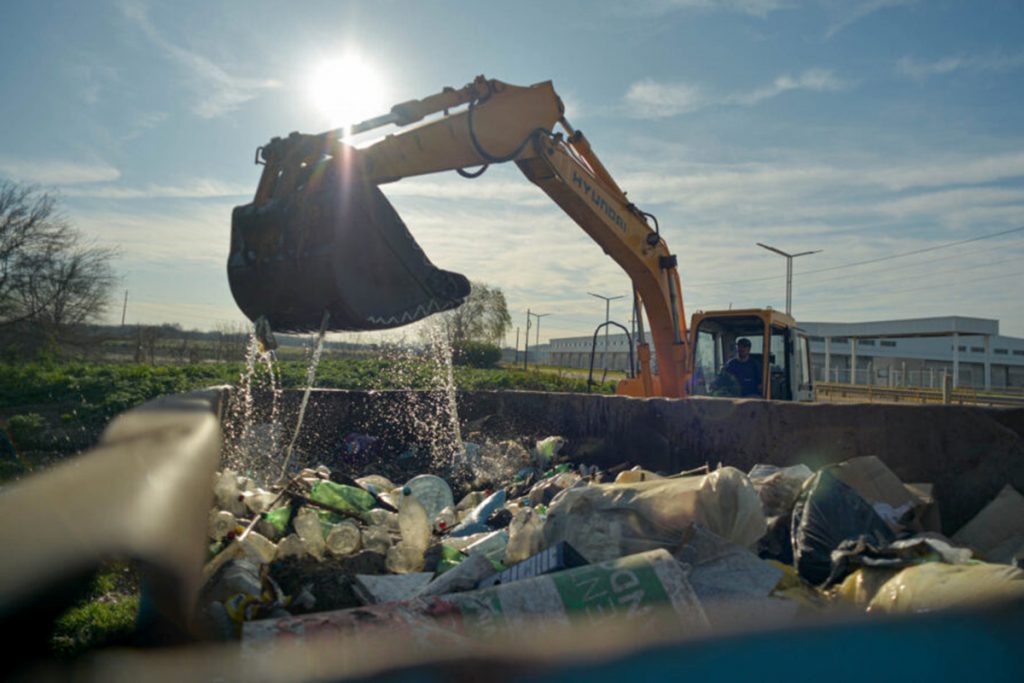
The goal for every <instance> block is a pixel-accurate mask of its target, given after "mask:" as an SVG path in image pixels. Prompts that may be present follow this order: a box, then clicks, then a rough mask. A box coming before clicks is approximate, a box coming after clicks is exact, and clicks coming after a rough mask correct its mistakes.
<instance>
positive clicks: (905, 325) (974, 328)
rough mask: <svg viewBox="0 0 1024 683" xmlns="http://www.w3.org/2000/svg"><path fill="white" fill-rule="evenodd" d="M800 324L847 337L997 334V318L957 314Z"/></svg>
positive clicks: (824, 333)
mask: <svg viewBox="0 0 1024 683" xmlns="http://www.w3.org/2000/svg"><path fill="white" fill-rule="evenodd" d="M800 327H801V328H803V329H804V330H806V331H807V333H808V334H812V335H814V336H817V337H846V338H848V339H875V338H879V337H884V338H887V339H891V338H894V337H950V336H952V335H954V334H959V335H964V336H979V337H985V336H995V335H998V334H999V321H998V320H989V319H987V318H966V317H963V316H959V315H953V316H947V317H941V318H911V319H907V320H878V321H873V322H862V323H828V322H801V323H800Z"/></svg>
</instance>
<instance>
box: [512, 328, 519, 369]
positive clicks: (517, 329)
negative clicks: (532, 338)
mask: <svg viewBox="0 0 1024 683" xmlns="http://www.w3.org/2000/svg"><path fill="white" fill-rule="evenodd" d="M512 365H519V326H518V325H516V355H515V360H513V361H512Z"/></svg>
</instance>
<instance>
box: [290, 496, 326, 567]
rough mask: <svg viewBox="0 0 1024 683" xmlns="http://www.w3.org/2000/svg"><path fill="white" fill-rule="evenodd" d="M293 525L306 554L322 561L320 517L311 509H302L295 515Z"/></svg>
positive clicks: (322, 537) (322, 544) (322, 545)
mask: <svg viewBox="0 0 1024 683" xmlns="http://www.w3.org/2000/svg"><path fill="white" fill-rule="evenodd" d="M294 524H295V531H296V533H298V535H299V538H301V539H302V545H303V546H304V547H305V548H306V552H307V553H309V554H310V555H312V556H313V557H315V558H316V559H318V560H321V559H323V557H324V532H323V528H322V527H321V525H320V515H318V514H317V513H316V511H315V510H313V509H311V508H302V509H301V510H299V512H298V514H296V515H295V521H294Z"/></svg>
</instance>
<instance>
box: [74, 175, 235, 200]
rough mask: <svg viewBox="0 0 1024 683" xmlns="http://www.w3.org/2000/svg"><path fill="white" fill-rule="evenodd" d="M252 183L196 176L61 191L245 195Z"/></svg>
mask: <svg viewBox="0 0 1024 683" xmlns="http://www.w3.org/2000/svg"><path fill="white" fill-rule="evenodd" d="M254 190H255V187H250V186H246V185H239V184H234V183H226V182H223V181H220V180H214V179H210V178H195V179H193V180H189V181H187V182H185V183H182V184H179V185H144V186H141V187H128V186H121V185H102V186H95V187H76V188H71V189H68V190H66V191H64V193H63V194H64V195H66V196H68V197H87V198H91V199H208V198H217V197H248V196H251V195H252V194H253V192H254Z"/></svg>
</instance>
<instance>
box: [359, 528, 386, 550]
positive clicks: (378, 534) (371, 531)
mask: <svg viewBox="0 0 1024 683" xmlns="http://www.w3.org/2000/svg"><path fill="white" fill-rule="evenodd" d="M363 548H365V549H366V550H372V551H373V552H375V553H380V554H381V555H386V554H387V552H388V550H389V549H390V548H391V534H390V533H389V532H388V529H387V527H385V526H380V525H377V524H375V525H373V526H370V527H368V528H367V529H366V530H365V531H363Z"/></svg>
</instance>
